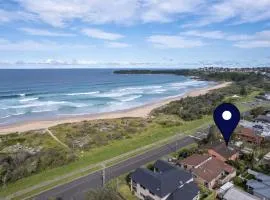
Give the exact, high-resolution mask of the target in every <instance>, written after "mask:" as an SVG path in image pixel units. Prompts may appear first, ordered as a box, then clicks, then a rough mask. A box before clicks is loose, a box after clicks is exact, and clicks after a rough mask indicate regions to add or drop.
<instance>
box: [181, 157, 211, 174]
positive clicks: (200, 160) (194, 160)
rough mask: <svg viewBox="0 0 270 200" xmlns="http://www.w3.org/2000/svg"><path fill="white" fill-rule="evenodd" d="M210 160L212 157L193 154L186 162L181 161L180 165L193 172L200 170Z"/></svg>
mask: <svg viewBox="0 0 270 200" xmlns="http://www.w3.org/2000/svg"><path fill="white" fill-rule="evenodd" d="M210 159H212V158H211V156H210V155H207V154H204V155H201V154H193V155H191V156H189V157H187V158H185V159H184V160H181V161H179V162H178V165H179V166H180V167H182V168H184V169H186V170H189V171H192V169H194V168H198V167H199V166H201V165H202V164H204V163H206V162H207V161H209V160H210Z"/></svg>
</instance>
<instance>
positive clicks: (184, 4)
mask: <svg viewBox="0 0 270 200" xmlns="http://www.w3.org/2000/svg"><path fill="white" fill-rule="evenodd" d="M44 64H46V66H49V67H50V66H51V67H54V66H56V65H71V66H74V65H83V66H87V67H91V66H124V67H132V66H135V67H138V66H152V67H154V66H172V67H201V66H208V65H211V66H224V67H227V66H228V67H253V66H255V67H256V66H270V0H256V1H254V0H0V66H1V68H3V67H4V68H5V67H7V68H9V67H10V66H14V65H15V66H22V67H23V66H25V65H32V66H40V65H44Z"/></svg>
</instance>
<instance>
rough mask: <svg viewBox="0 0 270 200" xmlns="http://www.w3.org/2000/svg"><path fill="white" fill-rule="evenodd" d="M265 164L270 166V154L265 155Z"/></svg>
mask: <svg viewBox="0 0 270 200" xmlns="http://www.w3.org/2000/svg"><path fill="white" fill-rule="evenodd" d="M263 163H264V164H267V165H270V152H268V153H267V154H265V155H264V157H263Z"/></svg>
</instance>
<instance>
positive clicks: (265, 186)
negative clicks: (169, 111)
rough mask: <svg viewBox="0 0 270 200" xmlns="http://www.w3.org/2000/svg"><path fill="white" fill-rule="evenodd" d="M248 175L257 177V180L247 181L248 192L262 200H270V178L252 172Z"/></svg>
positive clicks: (249, 171)
mask: <svg viewBox="0 0 270 200" xmlns="http://www.w3.org/2000/svg"><path fill="white" fill-rule="evenodd" d="M248 173H250V174H253V175H254V176H255V179H252V180H248V181H247V184H246V185H247V189H248V191H249V192H250V193H251V194H253V195H255V196H257V197H259V198H260V199H262V200H270V176H267V175H265V174H262V173H259V172H255V171H252V170H248Z"/></svg>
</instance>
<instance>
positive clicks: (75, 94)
mask: <svg viewBox="0 0 270 200" xmlns="http://www.w3.org/2000/svg"><path fill="white" fill-rule="evenodd" d="M98 93H100V92H99V91H94V92H78V93H69V94H66V95H67V96H78V95H93V94H98Z"/></svg>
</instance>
